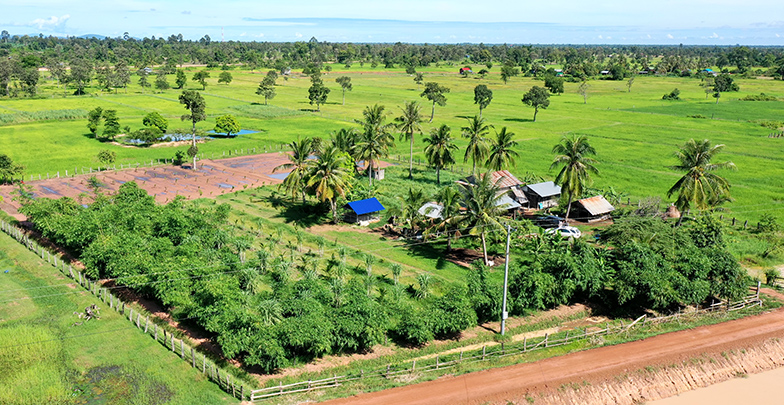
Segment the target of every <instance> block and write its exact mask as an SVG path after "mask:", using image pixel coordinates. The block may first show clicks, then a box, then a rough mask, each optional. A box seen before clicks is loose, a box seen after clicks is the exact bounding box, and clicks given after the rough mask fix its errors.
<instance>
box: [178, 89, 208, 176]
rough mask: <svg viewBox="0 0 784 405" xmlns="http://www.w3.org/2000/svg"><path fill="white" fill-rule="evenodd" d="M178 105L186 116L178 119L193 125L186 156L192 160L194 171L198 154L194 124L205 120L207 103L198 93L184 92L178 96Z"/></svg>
mask: <svg viewBox="0 0 784 405" xmlns="http://www.w3.org/2000/svg"><path fill="white" fill-rule="evenodd" d="M180 104H182V105H183V106H184V107H185V109H186V110H188V112H189V113H188V114H184V115H183V116H182V117H180V119H181V120H183V121H185V120H188V121H190V122H191V123H192V124H193V132H192V135H191V147H190V148H188V156H190V157H191V158H192V159H193V167H192V169H193V170H196V155H197V154H198V153H199V148H198V147H197V146H196V123H197V122H201V121H204V120H206V119H207V112H206V111H207V102H206V101H204V98H203V97H202V96H201V94H199V92H198V91H193V90H184V91H183V92H182V94H180Z"/></svg>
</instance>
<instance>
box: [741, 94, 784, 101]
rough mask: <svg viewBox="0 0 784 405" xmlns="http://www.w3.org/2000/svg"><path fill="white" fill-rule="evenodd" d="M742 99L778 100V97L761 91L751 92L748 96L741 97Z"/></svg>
mask: <svg viewBox="0 0 784 405" xmlns="http://www.w3.org/2000/svg"><path fill="white" fill-rule="evenodd" d="M740 101H778V98H777V97H775V96H769V95H767V94H765V93H760V94H749V95H748V96H746V97H743V98H741V99H740Z"/></svg>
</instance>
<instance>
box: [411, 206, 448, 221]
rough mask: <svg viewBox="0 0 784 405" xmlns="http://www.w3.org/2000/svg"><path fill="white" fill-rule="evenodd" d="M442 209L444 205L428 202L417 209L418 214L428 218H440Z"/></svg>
mask: <svg viewBox="0 0 784 405" xmlns="http://www.w3.org/2000/svg"><path fill="white" fill-rule="evenodd" d="M443 209H444V206H443V205H441V204H439V203H434V202H429V203H427V204H425V205H423V206H421V207H419V209H418V210H417V212H418V213H419V214H420V215H424V216H426V217H428V218H433V219H440V218H441V211H442V210H443Z"/></svg>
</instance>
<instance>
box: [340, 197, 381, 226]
mask: <svg viewBox="0 0 784 405" xmlns="http://www.w3.org/2000/svg"><path fill="white" fill-rule="evenodd" d="M344 208H345V209H346V214H345V215H344V217H343V220H344V221H346V222H348V223H351V224H358V223H362V222H365V223H367V222H371V221H376V220H378V219H379V212H381V211H383V210H385V209H386V208H384V206H383V205H381V203H380V202H379V201H378V200H377V199H376V198H375V197H373V198H366V199H364V200H359V201H353V202H350V203H348V204H346V205H345V206H344Z"/></svg>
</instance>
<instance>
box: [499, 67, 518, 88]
mask: <svg viewBox="0 0 784 405" xmlns="http://www.w3.org/2000/svg"><path fill="white" fill-rule="evenodd" d="M519 74H520V71H519V70H517V68H516V67H515V66H513V65H510V64H507V63H504V64H503V65H502V66H501V80H503V82H504V84H506V83H507V82H508V81H509V79H510V78H512V77H515V76H517V75H519Z"/></svg>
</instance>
